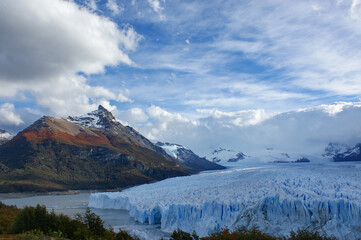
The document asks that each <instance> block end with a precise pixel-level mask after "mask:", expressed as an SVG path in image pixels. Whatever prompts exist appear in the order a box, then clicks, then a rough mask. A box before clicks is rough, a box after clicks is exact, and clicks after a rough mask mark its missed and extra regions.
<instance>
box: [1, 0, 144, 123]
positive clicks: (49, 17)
mask: <svg viewBox="0 0 361 240" xmlns="http://www.w3.org/2000/svg"><path fill="white" fill-rule="evenodd" d="M87 4H88V6H89V8H92V9H93V10H94V8H95V7H96V3H95V1H88V2H87ZM89 8H86V7H80V6H78V5H77V4H76V3H74V2H73V1H63V0H51V1H49V0H34V1H26V0H19V1H12V0H4V1H1V2H0V31H1V33H2V34H1V36H0V86H1V87H2V89H6V91H1V93H0V97H8V98H18V97H19V96H20V95H21V94H23V93H26V92H29V93H31V94H32V95H33V96H34V99H35V101H36V103H37V104H38V105H39V106H40V107H41V108H42V109H44V110H46V112H47V113H50V114H56V115H57V116H59V115H62V114H80V113H84V112H86V111H89V110H92V109H94V108H95V107H96V105H97V104H98V103H99V102H109V101H110V100H114V101H118V102H125V101H131V100H130V99H129V98H128V97H127V96H126V95H124V93H122V92H120V91H119V90H117V89H116V88H114V89H111V90H109V89H106V88H104V87H97V86H90V85H89V84H88V83H87V78H85V77H82V76H80V75H78V73H79V72H82V73H84V74H85V76H87V75H90V74H102V73H104V71H105V67H106V66H116V65H118V64H125V65H130V66H134V65H135V63H134V62H133V61H132V60H131V59H130V58H129V56H128V55H127V54H126V53H125V52H124V51H134V50H136V48H137V46H138V42H139V41H140V39H141V38H142V37H141V36H140V35H139V34H137V33H136V32H135V31H134V29H133V28H132V27H131V26H129V25H128V26H126V27H125V28H124V29H119V28H118V25H117V24H116V23H115V22H112V21H110V20H109V19H108V18H106V17H102V16H100V15H97V14H96V13H93V12H91V11H90V10H89ZM68 111H69V112H68Z"/></svg>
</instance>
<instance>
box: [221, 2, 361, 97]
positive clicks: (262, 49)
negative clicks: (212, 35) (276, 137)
mask: <svg viewBox="0 0 361 240" xmlns="http://www.w3.org/2000/svg"><path fill="white" fill-rule="evenodd" d="M232 7H233V8H234V11H232V10H231V11H230V12H229V21H228V23H227V27H226V28H225V31H224V34H221V35H220V37H219V39H218V41H217V43H216V46H218V47H219V49H223V50H224V49H230V50H231V47H235V49H236V50H237V49H238V50H241V51H243V52H245V53H251V54H248V55H246V57H247V58H249V59H252V60H253V61H256V62H257V63H258V64H260V65H263V66H266V67H268V68H269V67H272V68H273V69H275V70H277V69H278V70H282V71H283V73H281V74H280V75H279V77H281V76H282V77H284V78H285V79H287V85H289V86H292V85H294V86H295V87H298V88H300V87H301V88H304V89H311V90H317V91H320V90H321V91H325V92H327V93H328V94H331V95H346V96H352V95H358V94H361V88H360V84H358V83H359V81H360V76H361V71H360V69H359V66H360V64H361V60H360V59H361V53H360V52H359V51H357V50H356V49H359V48H360V44H359V41H358V40H357V39H360V38H361V28H360V27H359V26H360V22H359V21H358V20H357V19H355V18H358V17H359V16H361V14H360V13H361V11H360V1H359V0H354V1H353V2H352V4H350V3H349V2H346V1H345V2H340V1H339V2H338V3H336V2H332V1H331V2H324V1H312V3H310V2H307V1H297V2H295V3H293V4H292V6H290V5H289V3H288V2H284V1H263V2H257V1H255V2H249V3H248V4H240V5H239V6H235V5H232ZM228 10H229V9H228ZM350 15H351V17H352V19H350V17H349V16H350ZM260 16H262V17H260ZM354 20H356V21H354ZM250 30H251V31H250ZM244 39H247V41H245V40H244Z"/></svg>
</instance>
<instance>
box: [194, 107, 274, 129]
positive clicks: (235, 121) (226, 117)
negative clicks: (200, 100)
mask: <svg viewBox="0 0 361 240" xmlns="http://www.w3.org/2000/svg"><path fill="white" fill-rule="evenodd" d="M197 112H199V113H201V114H202V115H206V116H207V117H212V118H215V119H217V121H218V122H219V124H221V125H223V126H230V125H234V126H239V127H245V126H251V125H256V124H259V123H261V122H262V121H264V120H266V119H267V118H269V117H270V114H267V113H266V112H265V111H264V110H263V109H257V110H243V111H236V112H222V111H219V110H218V109H197Z"/></svg>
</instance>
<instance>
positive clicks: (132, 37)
mask: <svg viewBox="0 0 361 240" xmlns="http://www.w3.org/2000/svg"><path fill="white" fill-rule="evenodd" d="M119 38H120V39H121V40H122V41H121V44H122V46H123V48H124V49H125V50H128V51H135V50H136V49H137V47H138V44H139V42H140V41H141V40H142V39H144V37H143V36H142V35H140V34H138V33H137V32H136V31H135V30H134V28H133V27H132V26H130V25H127V26H126V27H125V28H123V29H122V30H121V31H120V36H119Z"/></svg>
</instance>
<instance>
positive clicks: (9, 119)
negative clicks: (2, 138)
mask: <svg viewBox="0 0 361 240" xmlns="http://www.w3.org/2000/svg"><path fill="white" fill-rule="evenodd" d="M22 123H24V121H23V120H22V119H21V117H20V116H19V115H18V114H16V113H15V108H14V105H13V104H10V103H4V104H2V105H0V125H7V126H9V125H10V126H11V125H15V126H18V125H20V124H22Z"/></svg>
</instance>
